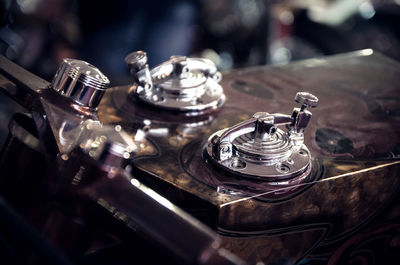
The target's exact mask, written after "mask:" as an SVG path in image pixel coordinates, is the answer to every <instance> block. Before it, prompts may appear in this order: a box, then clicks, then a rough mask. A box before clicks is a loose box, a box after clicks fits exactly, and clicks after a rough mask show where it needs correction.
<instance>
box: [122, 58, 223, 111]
mask: <svg viewBox="0 0 400 265" xmlns="http://www.w3.org/2000/svg"><path fill="white" fill-rule="evenodd" d="M125 62H126V64H127V65H128V67H129V68H130V69H131V73H132V75H133V76H134V80H135V85H136V86H137V87H136V89H134V90H133V93H135V95H136V96H137V97H138V98H139V99H140V100H142V101H143V102H145V103H147V104H150V105H152V106H153V107H156V108H161V109H169V110H175V111H184V112H191V113H192V114H191V115H198V114H199V113H201V112H202V111H205V110H213V109H214V110H215V109H216V108H219V107H220V106H221V105H222V104H223V103H224V101H225V95H224V93H223V89H222V87H221V86H220V85H218V82H219V81H220V80H221V74H220V73H219V72H218V71H217V68H216V67H215V65H214V63H213V62H211V61H210V60H207V59H202V58H186V57H184V56H172V57H171V59H170V60H169V61H166V62H164V63H162V64H160V65H158V66H156V67H154V68H153V69H151V70H150V69H149V66H148V65H147V55H146V53H145V52H142V51H137V52H133V53H131V54H129V55H128V56H127V57H126V58H125Z"/></svg>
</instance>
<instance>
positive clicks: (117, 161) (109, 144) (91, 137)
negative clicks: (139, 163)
mask: <svg viewBox="0 0 400 265" xmlns="http://www.w3.org/2000/svg"><path fill="white" fill-rule="evenodd" d="M79 130H80V133H79V137H78V138H77V145H79V147H80V148H81V149H82V151H83V152H84V153H86V154H88V155H89V156H90V157H92V158H94V159H95V160H97V161H98V162H99V163H100V165H101V166H102V167H106V168H109V169H112V168H114V167H115V168H118V167H121V166H122V164H123V162H124V161H125V160H126V159H130V158H132V156H133V155H134V152H136V151H137V149H138V145H136V143H135V142H134V140H133V139H132V138H131V137H130V136H129V135H128V134H127V133H126V132H125V131H123V130H122V128H121V126H120V125H115V126H112V125H103V124H101V123H99V122H98V121H92V120H87V121H85V122H83V123H82V125H81V126H80V127H79Z"/></svg>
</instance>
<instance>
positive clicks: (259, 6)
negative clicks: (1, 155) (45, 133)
mask: <svg viewBox="0 0 400 265" xmlns="http://www.w3.org/2000/svg"><path fill="white" fill-rule="evenodd" d="M0 3H1V7H0V8H1V10H0V12H1V28H0V39H1V45H0V50H1V52H2V54H4V55H5V56H7V57H8V58H9V59H11V60H13V61H15V62H17V63H18V64H20V65H22V66H23V67H25V68H26V69H28V70H30V71H32V72H34V73H35V74H37V75H39V76H41V77H43V78H45V79H47V80H49V81H50V80H51V78H52V76H53V75H54V73H55V72H56V69H57V67H58V64H59V62H60V60H61V59H62V58H66V57H68V58H79V59H82V60H86V61H88V62H90V63H92V64H94V65H95V66H97V67H99V68H100V69H101V70H102V71H103V72H104V73H105V74H106V75H107V76H108V77H109V78H110V80H111V82H112V83H113V84H114V85H117V84H127V83H129V82H131V78H130V77H129V72H128V69H127V68H126V67H125V65H124V61H123V60H124V57H125V56H126V55H127V54H128V53H130V52H132V51H135V50H144V51H146V52H147V53H148V57H149V64H150V66H151V67H152V66H155V65H157V64H159V63H161V62H162V61H165V60H167V59H168V58H169V56H170V55H173V54H180V55H188V56H201V57H207V58H209V59H211V60H213V61H214V62H215V63H216V64H217V66H218V67H219V69H220V70H229V69H231V68H239V67H248V66H254V65H265V64H286V63H289V62H291V61H294V60H299V59H305V58H311V57H316V56H321V55H331V54H336V53H341V52H347V51H353V50H358V49H364V48H373V49H375V50H377V51H379V52H381V53H383V54H386V55H387V56H389V57H391V58H393V59H396V60H400V26H399V25H400V23H399V20H400V19H399V18H400V0H381V1H379V0H377V1H372V0H370V1H369V0H287V1H284V0H283V1H268V0H197V1H195V0H191V1H190V0H186V1H183V0H144V1H133V0H113V1H99V0H97V1H93V0H82V1H77V0H15V1H12V0H0Z"/></svg>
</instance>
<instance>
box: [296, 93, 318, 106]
mask: <svg viewBox="0 0 400 265" xmlns="http://www.w3.org/2000/svg"><path fill="white" fill-rule="evenodd" d="M294 100H295V101H296V102H298V103H300V104H301V105H303V106H305V107H311V108H315V107H316V106H317V105H318V98H317V97H316V96H314V95H313V94H311V93H308V92H298V93H297V94H296V97H295V98H294Z"/></svg>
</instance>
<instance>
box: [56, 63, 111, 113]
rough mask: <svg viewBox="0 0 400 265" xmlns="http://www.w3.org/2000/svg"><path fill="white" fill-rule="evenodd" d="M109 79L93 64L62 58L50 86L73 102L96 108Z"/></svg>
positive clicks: (108, 83)
mask: <svg viewBox="0 0 400 265" xmlns="http://www.w3.org/2000/svg"><path fill="white" fill-rule="evenodd" d="M109 85H110V81H109V80H108V78H107V77H106V76H105V75H104V74H103V73H102V72H100V70H99V69H97V68H96V67H95V66H93V65H91V64H89V63H87V62H85V61H81V60H76V59H63V61H62V63H61V65H60V66H59V68H58V70H57V73H56V75H55V76H54V78H53V81H52V83H51V86H52V87H53V89H54V90H56V91H58V93H60V94H61V95H63V96H65V97H68V98H70V99H72V100H73V101H74V102H75V103H77V104H79V105H81V106H84V107H89V108H96V107H97V106H98V105H99V103H100V100H101V98H102V97H103V94H104V92H105V90H106V89H107V88H108V87H109Z"/></svg>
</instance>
